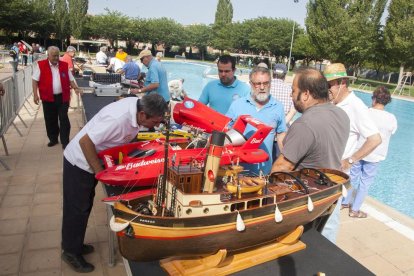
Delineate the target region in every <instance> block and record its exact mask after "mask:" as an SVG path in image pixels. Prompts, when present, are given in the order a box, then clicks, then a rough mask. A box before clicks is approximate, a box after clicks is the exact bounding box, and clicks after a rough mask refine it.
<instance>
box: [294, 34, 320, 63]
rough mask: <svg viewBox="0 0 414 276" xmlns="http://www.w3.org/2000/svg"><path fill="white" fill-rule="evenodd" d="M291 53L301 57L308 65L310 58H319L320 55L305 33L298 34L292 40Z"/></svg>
mask: <svg viewBox="0 0 414 276" xmlns="http://www.w3.org/2000/svg"><path fill="white" fill-rule="evenodd" d="M292 54H293V55H294V56H296V58H297V59H298V58H299V59H300V58H302V59H303V60H304V61H305V65H306V66H309V63H310V62H311V61H312V60H315V61H317V60H321V57H320V55H319V53H318V51H317V50H316V48H315V46H314V45H313V44H312V43H311V42H310V39H309V36H308V35H307V34H300V35H298V37H297V38H296V39H295V40H294V43H293V49H292Z"/></svg>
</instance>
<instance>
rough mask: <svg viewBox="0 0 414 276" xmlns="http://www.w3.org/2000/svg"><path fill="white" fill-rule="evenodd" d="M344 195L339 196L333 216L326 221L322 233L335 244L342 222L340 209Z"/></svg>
mask: <svg viewBox="0 0 414 276" xmlns="http://www.w3.org/2000/svg"><path fill="white" fill-rule="evenodd" d="M341 200H342V197H340V198H338V204H336V207H335V209H334V210H333V212H332V214H331V216H330V217H329V219H328V221H327V222H326V224H325V226H324V227H323V230H322V235H323V236H324V237H325V238H327V239H328V240H330V241H331V242H332V243H333V244H336V237H337V235H338V228H339V222H340V212H339V211H340V210H341Z"/></svg>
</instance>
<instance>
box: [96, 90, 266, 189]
mask: <svg viewBox="0 0 414 276" xmlns="http://www.w3.org/2000/svg"><path fill="white" fill-rule="evenodd" d="M173 112H174V119H175V121H176V122H179V123H180V124H183V125H184V128H183V129H180V130H173V131H171V130H169V131H168V134H169V136H170V135H171V136H172V137H171V138H169V139H170V141H169V143H168V147H167V148H166V147H165V146H164V145H165V136H164V135H165V134H167V133H165V134H164V133H159V134H156V133H151V134H148V135H147V138H148V139H151V140H149V141H140V142H135V143H129V144H125V145H121V146H117V147H113V148H110V149H107V150H103V151H101V152H99V154H98V156H99V158H100V159H101V160H102V162H103V164H104V166H105V170H103V171H102V172H100V173H98V174H97V175H96V178H97V179H98V180H99V181H101V182H102V183H105V184H108V185H115V186H128V187H140V186H154V185H155V184H156V182H157V178H158V176H159V175H160V174H163V173H164V160H166V159H167V160H168V166H172V165H173V164H174V162H175V163H179V164H180V165H184V164H190V166H197V165H202V164H203V163H204V161H205V159H206V155H207V146H208V141H209V139H210V134H209V133H210V132H211V131H214V130H226V126H227V124H228V123H229V122H230V118H228V117H226V116H224V115H222V114H220V113H218V112H215V111H214V110H212V109H211V108H209V107H207V106H205V105H203V104H201V103H199V102H196V101H194V100H191V99H187V98H186V100H185V101H184V102H182V103H178V104H176V105H175V107H174V108H173ZM205 114H209V119H208V120H207V119H206V120H203V121H198V120H199V119H200V117H202V116H204V117H205ZM247 128H248V129H249V132H250V136H249V137H245V136H244V135H243V133H245V131H246V129H247ZM184 129H186V130H184ZM271 130H272V128H271V127H270V126H268V125H266V124H264V123H262V122H260V121H258V120H256V119H254V118H252V117H251V116H248V115H243V116H240V117H239V118H238V119H237V120H236V121H235V123H234V125H233V128H232V129H231V130H228V131H227V132H226V144H225V145H224V149H223V153H222V156H221V159H220V165H230V164H232V163H234V162H235V160H238V162H244V163H260V162H264V161H266V160H268V158H269V157H268V155H267V153H266V152H265V151H264V150H262V149H260V148H259V147H260V146H261V144H262V142H263V141H264V139H265V138H266V136H267V135H268V134H269V132H270V131H271ZM142 137H144V135H143V136H142ZM153 138H156V139H153ZM166 151H168V156H167V158H166V159H165V158H164V156H165V152H166Z"/></svg>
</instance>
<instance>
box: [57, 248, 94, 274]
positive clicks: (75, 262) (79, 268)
mask: <svg viewBox="0 0 414 276" xmlns="http://www.w3.org/2000/svg"><path fill="white" fill-rule="evenodd" d="M62 260H63V261H65V263H67V264H68V265H69V266H70V267H71V268H72V269H73V270H74V271H76V272H79V273H88V272H92V271H93V270H94V269H95V267H94V266H93V265H92V264H90V263H88V262H86V261H85V259H84V258H83V256H82V255H75V254H70V253H68V252H63V253H62Z"/></svg>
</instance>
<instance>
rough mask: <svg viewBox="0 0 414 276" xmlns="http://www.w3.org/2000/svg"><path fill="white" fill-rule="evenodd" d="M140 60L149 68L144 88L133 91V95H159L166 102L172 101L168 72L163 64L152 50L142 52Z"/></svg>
mask: <svg viewBox="0 0 414 276" xmlns="http://www.w3.org/2000/svg"><path fill="white" fill-rule="evenodd" d="M138 59H139V60H140V61H141V62H142V63H143V64H144V65H145V66H146V67H147V68H148V72H147V74H146V77H145V82H144V87H143V88H139V89H131V90H130V92H131V93H132V94H140V93H145V94H149V93H158V94H160V95H161V96H162V97H163V98H164V100H165V101H166V102H169V101H170V92H169V90H168V80H167V72H166V71H165V68H164V66H163V65H162V64H161V62H159V61H157V60H156V59H155V58H154V57H153V56H152V53H151V51H150V50H142V51H141V53H139V56H138Z"/></svg>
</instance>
